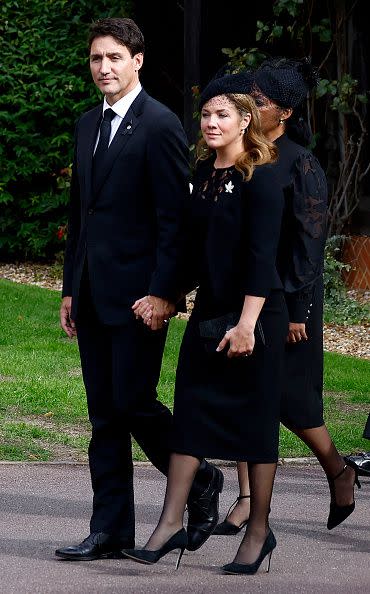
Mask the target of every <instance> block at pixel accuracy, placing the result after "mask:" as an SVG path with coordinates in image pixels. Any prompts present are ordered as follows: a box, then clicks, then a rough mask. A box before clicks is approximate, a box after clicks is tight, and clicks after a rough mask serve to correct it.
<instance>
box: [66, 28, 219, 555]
mask: <svg viewBox="0 0 370 594" xmlns="http://www.w3.org/2000/svg"><path fill="white" fill-rule="evenodd" d="M143 53H144V39H143V35H142V33H141V31H140V29H139V28H138V27H137V25H136V24H135V23H134V22H133V21H132V20H131V19H118V18H117V19H116V18H114V19H112V18H110V19H102V20H100V21H97V22H96V23H93V25H92V26H91V31H90V69H91V74H92V77H93V80H94V82H95V84H96V85H97V87H98V88H99V89H100V91H102V93H103V94H104V101H103V104H100V105H99V106H98V107H96V108H94V109H92V110H91V111H89V112H87V113H84V114H83V115H82V116H81V118H80V119H79V121H78V123H77V126H76V133H75V153H74V161H73V173H72V182H71V202H70V215H69V222H68V239H67V245H66V253H65V263H64V281H63V299H62V305H61V326H62V328H63V329H64V330H65V332H66V333H67V335H68V336H69V337H72V336H74V335H75V334H77V338H78V344H79V350H80V357H81V365H82V372H83V379H84V384H85V388H86V395H87V404H88V411H89V418H90V421H91V425H92V438H91V442H90V447H89V463H90V472H91V480H92V487H93V492H94V498H93V513H92V518H91V522H90V535H89V536H88V537H87V538H86V539H85V540H84V541H82V542H81V543H80V544H78V545H73V546H69V547H65V548H62V549H58V550H57V551H56V555H57V556H59V557H62V558H65V559H73V560H92V559H98V558H101V557H111V556H116V555H119V554H120V550H121V549H122V548H129V547H133V546H134V532H135V520H134V494H133V464H132V455H131V435H133V436H134V437H135V439H136V441H137V442H138V443H139V444H140V446H141V447H142V448H143V450H144V452H145V453H146V454H147V456H148V458H149V459H150V460H151V461H152V462H153V464H154V465H155V466H156V467H157V468H158V469H159V470H160V471H161V472H163V473H164V474H167V470H168V463H169V453H170V452H169V448H170V444H169V435H170V431H171V425H172V415H171V413H170V411H169V410H168V409H167V408H166V407H165V406H164V405H163V404H161V403H160V402H159V401H158V400H157V391H156V387H157V383H158V379H159V374H160V368H161V361H162V355H163V348H164V344H165V340H166V333H167V326H166V323H167V322H168V320H169V318H170V316H171V315H173V314H174V307H173V306H172V305H171V301H174V300H175V298H176V294H177V289H176V285H177V282H176V275H177V266H178V262H179V251H180V226H181V215H182V209H183V202H184V199H185V197H186V195H187V193H188V181H189V180H188V177H189V165H188V148H187V141H186V137H185V133H184V131H183V128H182V126H181V124H180V121H179V119H178V118H177V116H176V115H175V114H174V113H172V112H171V111H170V110H169V109H168V108H167V107H165V106H164V105H162V104H161V103H158V101H155V100H154V99H153V98H151V97H150V96H149V95H147V93H146V92H145V91H144V90H143V89H142V87H141V85H140V82H139V70H140V68H141V66H142V64H143ZM143 295H149V296H150V297H149V299H150V301H151V304H152V306H153V322H152V328H154V331H152V330H150V329H149V328H147V327H146V326H145V324H143V323H142V322H141V321H139V320H136V318H135V315H134V313H133V311H132V306H133V304H134V302H135V301H136V300H137V299H139V298H140V297H143ZM220 474H221V471H220V470H219V469H217V468H215V467H214V466H213V465H211V464H208V463H207V462H206V461H202V464H201V468H200V471H199V473H198V475H197V477H196V481H195V483H194V487H193V489H192V492H191V494H190V497H189V502H188V510H189V523H190V519H191V525H192V530H193V533H192V534H190V540H191V539H193V542H192V544H193V545H194V538H195V539H196V542H195V544H196V545H198V544H199V543H200V544H202V541H204V540H205V538H206V537H207V536H209V534H210V532H211V531H212V529H213V528H214V526H215V517H216V516H218V498H219V491H220V489H219V488H218V487H217V485H219V484H220V483H221V481H220ZM216 523H217V522H216ZM194 526H195V533H194ZM200 544H199V546H200ZM193 548H194V547H193ZM195 548H197V546H196V547H195Z"/></svg>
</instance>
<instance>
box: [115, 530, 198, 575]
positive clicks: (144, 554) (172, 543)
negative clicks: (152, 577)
mask: <svg viewBox="0 0 370 594" xmlns="http://www.w3.org/2000/svg"><path fill="white" fill-rule="evenodd" d="M187 543H188V539H187V534H186V530H185V529H184V528H181V530H179V531H178V532H176V533H175V534H174V535H173V536H171V538H169V539H168V541H167V542H165V543H164V545H163V546H162V547H161V548H160V549H158V550H156V551H147V550H146V549H123V550H122V553H123V555H124V556H125V557H127V559H132V560H133V561H136V562H137V563H144V564H146V565H154V563H157V562H158V561H159V560H160V559H162V557H164V556H165V555H167V553H169V552H170V551H174V550H176V549H180V552H179V555H178V557H177V559H176V567H175V569H178V568H179V565H180V561H181V558H182V556H183V554H184V550H185V549H186V545H187Z"/></svg>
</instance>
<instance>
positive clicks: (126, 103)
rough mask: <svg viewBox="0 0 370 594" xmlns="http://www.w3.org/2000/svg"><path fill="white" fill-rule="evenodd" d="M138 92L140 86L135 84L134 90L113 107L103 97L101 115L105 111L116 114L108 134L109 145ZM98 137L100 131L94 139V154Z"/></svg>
mask: <svg viewBox="0 0 370 594" xmlns="http://www.w3.org/2000/svg"><path fill="white" fill-rule="evenodd" d="M140 91H141V84H140V83H137V85H136V87H135V88H134V89H132V91H130V92H129V93H127V95H124V96H123V97H122V98H121V99H119V100H118V101H117V102H116V103H114V105H109V103H108V101H107V100H106V98H105V97H104V101H103V113H104V112H105V110H106V109H113V111H114V112H115V114H116V115H115V116H114V118H113V120H112V122H111V133H110V137H109V144H110V143H111V142H112V140H113V138H114V135H115V133H116V132H117V130H118V128H119V127H120V125H121V122H122V120H123V118H124V117H125V115H126V113H127V112H128V110H129V108H130V105H131V104H132V103H133V102H134V100H135V99H136V97H137V96H138V94H139V93H140ZM99 137H100V130H99V131H98V135H97V137H96V142H95V148H94V153H95V150H96V147H97V145H98V142H99Z"/></svg>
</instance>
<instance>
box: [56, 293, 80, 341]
mask: <svg viewBox="0 0 370 594" xmlns="http://www.w3.org/2000/svg"><path fill="white" fill-rule="evenodd" d="M71 308H72V297H63V299H62V305H61V306H60V325H61V327H62V328H63V330H64V332H65V333H66V334H67V336H68V337H69V338H73V336H76V334H77V332H76V325H75V323H74V321H73V320H72V318H71Z"/></svg>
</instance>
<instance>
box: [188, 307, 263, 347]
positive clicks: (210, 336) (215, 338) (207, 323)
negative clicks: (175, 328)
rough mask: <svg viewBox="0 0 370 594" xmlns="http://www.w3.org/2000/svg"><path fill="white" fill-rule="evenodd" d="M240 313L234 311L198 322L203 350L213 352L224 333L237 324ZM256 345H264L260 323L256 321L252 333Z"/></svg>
mask: <svg viewBox="0 0 370 594" xmlns="http://www.w3.org/2000/svg"><path fill="white" fill-rule="evenodd" d="M239 318H240V313H239V312H236V311H232V312H229V313H227V314H225V315H223V316H220V317H218V318H212V319H210V320H202V321H201V322H199V333H200V336H201V337H202V338H203V339H204V346H205V349H206V350H207V351H209V352H215V351H216V348H217V347H218V345H219V343H220V342H221V340H222V339H223V337H224V336H225V332H227V331H228V330H230V329H231V328H234V326H236V325H237V323H238V322H239ZM254 336H255V339H256V344H262V345H265V344H266V343H265V336H264V333H263V328H262V324H261V321H260V320H259V319H258V320H257V323H256V329H255V333H254Z"/></svg>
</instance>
